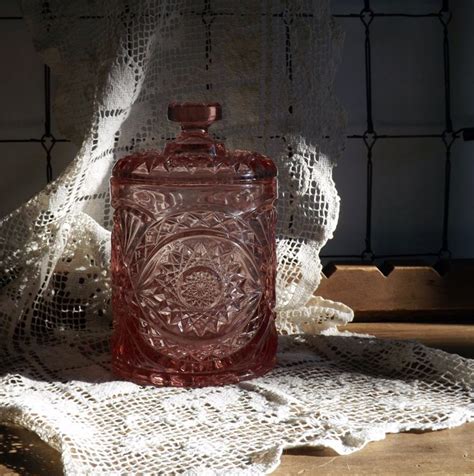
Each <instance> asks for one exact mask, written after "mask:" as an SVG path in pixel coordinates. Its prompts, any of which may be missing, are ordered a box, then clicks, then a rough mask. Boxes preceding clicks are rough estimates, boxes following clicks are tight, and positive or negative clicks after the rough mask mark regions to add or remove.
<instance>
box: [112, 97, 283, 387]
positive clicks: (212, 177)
mask: <svg viewBox="0 0 474 476" xmlns="http://www.w3.org/2000/svg"><path fill="white" fill-rule="evenodd" d="M220 117H221V107H220V105H219V104H198V103H183V104H176V103H173V104H171V105H170V106H169V109H168V118H169V119H170V120H172V121H176V122H180V123H181V128H182V131H181V134H180V135H179V136H178V138H177V139H176V140H175V141H173V142H170V143H168V144H167V145H166V147H165V149H164V151H163V152H162V153H160V152H154V151H150V152H140V153H136V154H133V155H129V156H127V157H124V158H123V159H121V160H119V161H118V162H117V164H116V165H115V167H114V170H113V174H112V179H111V191H112V206H113V207H114V209H115V213H114V228H113V232H112V285H113V300H112V310H113V316H114V333H113V338H112V365H113V369H114V371H115V373H116V374H117V375H119V376H121V377H124V378H126V379H129V380H132V381H135V382H137V383H141V384H153V385H173V386H205V385H221V384H225V383H235V382H238V381H240V380H244V379H249V378H252V377H255V376H259V375H262V374H264V373H265V372H267V371H268V370H270V369H271V368H272V367H273V365H274V364H275V353H276V347H277V334H276V330H275V312H274V306H275V269H276V256H275V221H276V214H275V199H276V193H277V184H276V168H275V165H274V163H273V162H272V160H271V159H269V158H268V157H265V156H263V155H261V154H257V153H254V152H247V151H242V150H236V151H228V150H226V148H225V147H224V145H223V144H222V143H220V142H216V141H215V140H213V139H212V138H211V137H210V136H209V134H208V132H207V129H208V127H209V126H210V125H211V124H212V122H214V121H215V120H218V119H220Z"/></svg>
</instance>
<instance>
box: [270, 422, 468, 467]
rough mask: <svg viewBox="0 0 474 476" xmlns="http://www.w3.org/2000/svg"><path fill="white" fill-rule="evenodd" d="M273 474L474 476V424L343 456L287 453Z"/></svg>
mask: <svg viewBox="0 0 474 476" xmlns="http://www.w3.org/2000/svg"><path fill="white" fill-rule="evenodd" d="M273 474H274V475H275V476H301V475H303V476H310V475H327V474H333V475H339V474H384V475H387V474H400V475H402V474H403V475H409V474H440V475H441V474H474V423H469V424H466V425H464V426H461V427H459V428H454V429H451V430H442V431H435V432H426V433H418V434H417V433H400V434H396V435H389V436H387V438H386V439H385V440H382V441H377V442H373V443H369V444H368V445H367V446H366V447H365V448H364V449H363V450H361V451H358V452H356V453H353V454H351V455H347V456H338V455H336V454H334V453H332V452H330V451H328V450H316V449H306V450H304V449H294V450H290V451H287V452H286V454H285V455H284V456H283V459H282V464H281V465H280V466H279V467H278V468H277V470H276V471H275V472H274V473H273Z"/></svg>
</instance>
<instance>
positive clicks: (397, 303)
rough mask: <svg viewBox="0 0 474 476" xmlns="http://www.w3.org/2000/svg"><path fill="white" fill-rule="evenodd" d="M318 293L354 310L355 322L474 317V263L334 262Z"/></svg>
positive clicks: (327, 270) (466, 318) (329, 267)
mask: <svg viewBox="0 0 474 476" xmlns="http://www.w3.org/2000/svg"><path fill="white" fill-rule="evenodd" d="M324 270H325V276H323V279H322V282H321V285H320V287H319V288H318V291H317V294H318V295H321V296H322V297H325V298H328V299H332V300H334V301H341V302H343V303H344V304H347V305H348V306H350V307H351V308H352V309H354V312H355V316H356V321H361V322H362V321H381V320H409V321H410V322H413V320H414V319H420V318H423V319H426V317H430V318H434V317H437V318H438V319H440V320H445V321H449V320H450V319H452V318H458V319H459V318H462V319H464V320H466V321H467V320H469V321H473V318H474V292H473V291H472V290H473V288H474V262H473V261H471V260H470V261H453V262H451V263H450V264H449V265H448V264H446V263H444V264H441V263H440V264H439V265H438V266H435V267H431V266H427V265H425V264H421V263H415V262H398V263H395V262H391V263H390V262H388V263H384V264H383V265H381V266H380V268H379V267H377V266H375V265H373V264H366V263H358V264H329V265H327V266H326V267H325V268H324Z"/></svg>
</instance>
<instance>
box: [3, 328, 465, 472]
mask: <svg viewBox="0 0 474 476" xmlns="http://www.w3.org/2000/svg"><path fill="white" fill-rule="evenodd" d="M346 329H348V330H350V331H353V332H360V333H367V334H372V335H376V336H377V337H379V338H382V339H384V338H388V339H412V340H418V341H420V342H422V343H424V344H425V345H428V346H432V347H437V348H441V349H444V350H448V351H451V352H455V353H458V354H460V355H463V356H466V357H469V356H470V357H474V326H471V325H462V324H456V325H453V324H406V323H377V324H373V323H354V324H349V325H348V326H347V327H346ZM349 473H350V474H384V475H386V474H407V475H408V474H443V475H444V474H474V423H470V424H467V425H464V426H462V427H460V428H454V429H451V430H443V431H437V432H426V433H404V434H396V435H388V436H387V438H386V439H385V440H383V441H380V442H374V443H370V444H369V445H367V446H366V447H365V448H364V449H363V450H361V451H359V452H357V453H353V454H352V455H348V456H337V455H336V454H333V453H331V452H329V451H327V450H316V449H305V448H301V449H292V450H289V451H286V452H285V454H284V456H283V458H282V464H281V465H280V467H279V468H278V469H277V470H276V472H275V473H274V474H275V475H277V476H284V475H304V476H309V475H317V474H318V475H319V474H322V475H327V474H334V475H337V474H349ZM61 474H62V469H61V460H60V456H59V453H58V452H57V451H55V450H53V449H52V448H51V447H49V446H48V445H47V444H45V443H43V442H42V441H41V440H40V439H39V438H38V437H37V436H36V435H34V434H33V433H31V432H29V431H27V430H24V429H21V428H17V427H6V426H0V475H1V476H5V475H37V476H59V475H61Z"/></svg>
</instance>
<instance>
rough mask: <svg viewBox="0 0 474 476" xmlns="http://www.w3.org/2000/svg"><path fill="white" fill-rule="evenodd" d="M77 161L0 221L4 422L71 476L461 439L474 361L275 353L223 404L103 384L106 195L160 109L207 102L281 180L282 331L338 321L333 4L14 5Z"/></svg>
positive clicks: (426, 352)
mask: <svg viewBox="0 0 474 476" xmlns="http://www.w3.org/2000/svg"><path fill="white" fill-rule="evenodd" d="M22 4H23V9H24V13H25V16H26V18H27V21H28V24H29V27H30V29H31V31H32V33H33V39H34V42H35V45H36V47H37V49H38V50H39V52H40V54H41V55H42V56H43V58H44V59H45V61H46V63H48V64H49V65H50V66H51V68H52V71H53V74H54V75H55V78H56V80H57V84H58V91H57V95H56V101H55V108H56V111H57V117H58V122H59V124H60V126H61V128H62V130H63V132H64V134H65V136H66V137H68V138H71V139H72V140H73V141H75V142H76V143H77V144H78V145H79V146H80V150H79V153H78V155H77V157H76V158H75V160H74V161H73V163H72V164H71V165H70V166H69V167H68V169H67V170H66V171H65V172H64V173H63V174H62V175H61V176H60V177H59V178H58V179H57V180H56V181H55V182H54V183H52V184H51V185H49V186H48V187H47V188H46V189H45V190H44V191H43V192H41V193H40V194H39V195H37V196H36V197H34V198H33V199H32V200H30V201H29V202H28V203H26V204H25V205H24V206H22V207H21V208H20V209H18V210H17V211H15V212H14V213H12V214H11V215H9V216H7V217H5V218H4V219H3V220H2V221H1V222H0V285H1V288H0V352H1V355H0V359H1V360H0V362H1V365H0V366H1V370H2V377H1V386H0V412H1V416H0V418H1V420H3V421H7V422H14V423H18V424H20V425H23V426H25V427H27V428H29V429H31V430H33V431H35V432H37V433H38V434H39V435H40V437H41V438H43V439H44V440H45V441H47V442H49V443H50V444H51V445H52V446H54V447H55V448H57V449H59V450H60V451H61V454H62V458H63V461H64V468H65V472H66V474H69V475H76V474H90V475H98V474H127V473H129V474H130V473H132V474H137V473H140V472H141V473H147V474H150V473H151V474H160V473H165V474H172V473H188V474H197V473H198V474H201V473H206V472H207V473H209V474H215V473H219V472H220V473H225V474H229V473H232V474H238V473H242V474H244V473H245V474H255V473H262V472H267V471H270V470H271V469H272V468H274V467H275V466H276V465H277V464H278V461H279V457H280V454H281V451H282V449H283V448H285V447H292V446H297V445H322V446H327V447H331V448H334V449H335V450H336V451H338V452H340V453H348V452H350V451H355V450H357V449H359V448H361V447H362V446H363V445H364V444H365V443H367V442H368V441H371V440H374V439H379V438H382V437H383V435H384V434H385V433H386V432H394V431H403V430H406V429H409V428H418V429H436V428H444V427H448V426H454V425H458V424H461V423H462V422H464V421H466V420H467V419H468V418H470V415H471V414H470V413H469V412H472V392H473V390H472V383H473V382H472V378H473V377H472V375H473V372H472V371H473V368H472V362H470V361H468V360H465V359H462V358H460V357H457V356H452V355H448V354H445V353H443V352H439V351H435V350H430V349H427V348H425V347H423V346H420V345H416V344H410V343H397V342H379V341H377V340H374V339H367V338H365V339H364V338H357V337H341V336H313V337H310V336H307V337H294V336H286V337H282V338H281V339H282V340H281V345H280V353H279V365H278V367H277V368H276V369H275V370H274V371H273V372H272V373H270V374H269V375H268V376H265V377H264V378H261V379H258V380H254V381H251V382H247V383H245V384H241V385H238V386H228V387H222V388H205V389H199V390H184V389H172V388H163V389H157V388H151V387H150V388H143V387H139V386H136V385H134V384H131V383H127V382H119V381H114V380H113V379H112V378H111V376H110V374H109V371H108V363H109V348H108V339H109V336H110V331H111V329H110V325H111V324H110V323H111V319H110V311H109V304H110V286H109V271H108V269H109V259H110V244H109V240H110V232H109V228H110V224H111V214H112V210H111V207H110V201H109V194H108V178H109V175H110V171H111V167H112V166H113V163H114V162H115V160H116V159H117V158H119V157H122V156H123V155H125V154H127V153H128V152H129V151H131V150H137V149H141V148H150V147H154V148H162V147H163V144H164V143H165V141H166V140H168V139H169V138H171V137H172V136H173V135H174V134H175V132H176V131H175V129H174V127H175V126H172V125H169V124H167V123H166V122H165V117H166V106H167V104H168V102H169V101H170V100H212V101H220V102H221V103H222V104H223V107H224V114H225V116H224V120H223V121H222V122H221V123H219V124H217V125H216V126H217V127H216V128H215V132H216V134H217V135H218V137H220V138H221V139H225V140H226V143H227V144H228V145H229V147H234V148H235V147H240V148H248V149H252V150H258V151H260V152H263V153H266V154H268V155H270V156H272V157H273V158H274V159H275V161H276V162H277V165H278V169H279V186H280V193H279V210H278V212H279V222H278V233H277V235H278V236H277V240H278V258H279V266H278V284H277V297H278V321H279V322H278V324H279V329H280V332H281V333H282V334H292V333H302V332H306V333H311V334H316V333H318V332H320V331H321V330H323V329H326V330H327V332H328V333H329V334H330V333H331V331H332V332H333V333H334V326H336V325H338V324H345V323H347V322H348V321H350V320H351V319H352V311H351V310H350V309H348V308H347V307H346V306H344V305H343V304H339V303H333V302H331V301H327V300H323V299H321V298H318V297H313V293H314V290H315V289H316V287H317V285H318V283H319V280H320V270H321V265H320V260H319V250H320V249H321V247H322V246H323V245H324V244H325V243H326V241H327V239H329V238H330V237H331V236H332V233H333V231H334V229H335V226H336V223H337V217H338V212H339V198H338V195H337V192H336V189H335V186H334V182H333V180H332V167H333V164H334V162H335V160H337V159H338V157H339V155H340V153H341V150H342V147H343V141H342V135H343V134H342V132H343V125H344V120H343V114H342V112H341V109H340V107H339V106H338V104H337V102H336V100H335V98H334V94H333V81H334V75H335V70H336V65H337V62H338V58H339V53H340V49H341V40H342V35H341V32H340V31H339V29H338V28H337V27H336V26H335V25H334V23H333V21H332V19H331V15H330V12H329V0H318V1H313V0H278V1H272V2H269V1H263V0H262V1H255V0H252V1H251V0H241V1H239V2H235V1H231V0H201V1H196V0H136V1H134V2H127V1H125V0H113V1H112V0H105V1H101V0H88V1H87V2H85V1H83V0H68V1H63V0H50V1H48V2H43V1H40V0H23V2H22Z"/></svg>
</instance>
